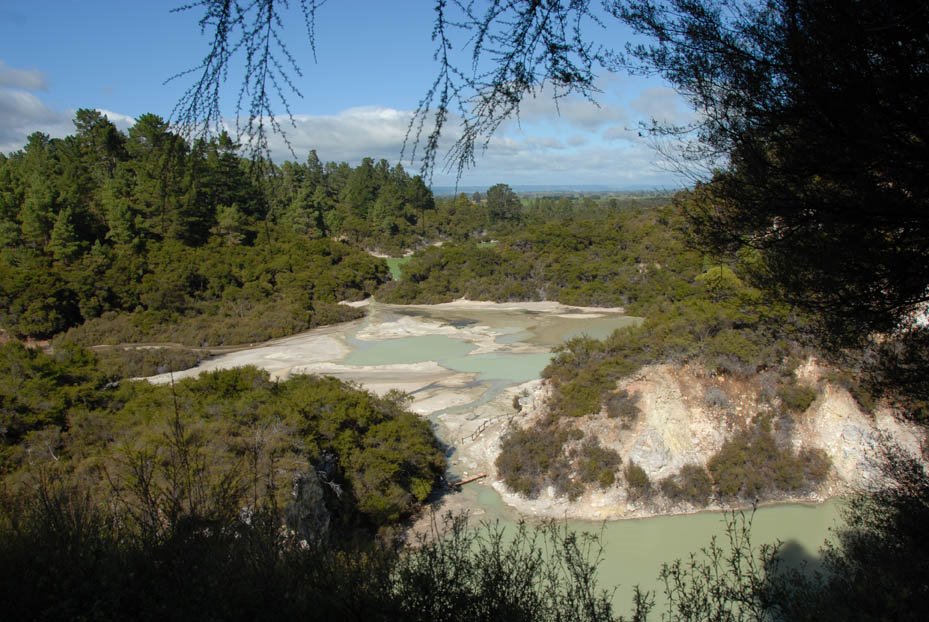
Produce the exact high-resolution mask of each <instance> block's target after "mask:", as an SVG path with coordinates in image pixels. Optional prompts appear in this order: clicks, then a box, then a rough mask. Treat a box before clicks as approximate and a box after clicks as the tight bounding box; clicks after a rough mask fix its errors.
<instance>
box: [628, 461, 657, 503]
mask: <svg viewBox="0 0 929 622" xmlns="http://www.w3.org/2000/svg"><path fill="white" fill-rule="evenodd" d="M623 477H625V478H626V493H627V494H628V496H629V499H630V500H632V501H638V500H640V499H645V498H647V497H648V496H649V495H650V494H651V492H652V482H651V480H650V479H649V478H648V474H647V473H646V472H645V469H643V468H642V467H640V466H639V465H637V464H636V463H635V462H632V461H631V460H630V461H629V464H627V465H626V468H625V469H623Z"/></svg>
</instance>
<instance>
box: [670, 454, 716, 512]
mask: <svg viewBox="0 0 929 622" xmlns="http://www.w3.org/2000/svg"><path fill="white" fill-rule="evenodd" d="M659 487H660V489H661V492H662V494H664V496H665V497H667V498H668V499H669V500H670V501H675V502H677V501H686V502H687V503H690V504H692V505H695V506H697V507H702V506H704V505H706V503H707V501H708V500H709V499H710V497H711V496H712V494H713V480H711V479H710V476H709V474H708V473H707V472H706V469H704V468H703V467H702V466H700V465H699V464H685V465H684V466H683V467H681V470H680V472H678V473H677V475H674V476H670V477H666V478H664V479H663V480H661V483H660V484H659Z"/></svg>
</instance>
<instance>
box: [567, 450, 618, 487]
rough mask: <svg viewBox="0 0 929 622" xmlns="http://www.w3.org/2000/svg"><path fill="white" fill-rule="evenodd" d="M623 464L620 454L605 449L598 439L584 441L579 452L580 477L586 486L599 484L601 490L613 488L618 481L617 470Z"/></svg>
mask: <svg viewBox="0 0 929 622" xmlns="http://www.w3.org/2000/svg"><path fill="white" fill-rule="evenodd" d="M621 464H622V458H621V457H620V456H619V454H618V453H616V452H615V451H614V450H612V449H607V448H605V447H603V446H602V445H601V444H600V441H599V439H596V438H594V439H588V440H586V441H584V442H583V443H582V444H581V446H580V449H579V451H578V452H577V472H578V477H579V478H580V481H581V482H583V483H585V484H597V485H598V486H599V487H600V488H608V487H610V486H612V485H613V483H614V482H615V481H616V469H618V468H619V466H620V465H621Z"/></svg>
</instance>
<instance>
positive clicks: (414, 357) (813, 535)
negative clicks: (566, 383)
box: [343, 305, 840, 619]
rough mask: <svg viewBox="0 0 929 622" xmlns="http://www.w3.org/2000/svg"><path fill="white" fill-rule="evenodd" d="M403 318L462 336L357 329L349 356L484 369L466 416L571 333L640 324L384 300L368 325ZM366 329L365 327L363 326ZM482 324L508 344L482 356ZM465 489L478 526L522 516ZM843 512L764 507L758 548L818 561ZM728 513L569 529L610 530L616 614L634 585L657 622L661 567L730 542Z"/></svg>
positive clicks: (490, 494)
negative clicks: (375, 334) (360, 333)
mask: <svg viewBox="0 0 929 622" xmlns="http://www.w3.org/2000/svg"><path fill="white" fill-rule="evenodd" d="M404 315H409V316H413V317H418V318H422V319H424V320H429V321H432V322H440V323H443V324H444V325H449V326H453V327H456V328H460V329H462V338H459V337H458V336H457V335H454V336H449V335H426V336H415V337H398V338H390V339H381V340H376V341H370V340H362V339H356V338H354V335H348V337H349V339H348V341H349V343H350V345H351V346H352V348H353V350H352V352H351V353H350V354H349V355H348V356H347V357H346V358H345V359H344V360H343V362H344V363H346V364H350V365H389V364H396V363H419V362H425V361H436V362H438V363H439V364H440V365H442V366H443V367H446V368H447V369H449V370H453V371H465V372H474V373H476V374H477V378H476V381H475V384H477V385H479V386H482V387H483V388H484V389H485V393H484V394H482V395H481V396H480V397H479V398H478V399H477V400H476V401H475V402H473V403H472V404H470V405H464V406H456V407H455V408H454V409H450V410H454V412H467V411H468V410H469V407H472V408H473V407H474V406H475V405H476V404H478V403H486V402H487V401H489V400H490V399H492V398H493V397H494V395H496V394H498V393H499V392H500V391H502V390H504V389H505V388H506V387H509V386H512V385H515V384H520V383H522V382H525V381H527V380H532V379H534V378H538V377H539V374H540V373H541V371H542V369H544V368H545V366H546V365H547V364H548V362H549V360H550V358H551V356H552V355H551V353H550V350H551V348H552V347H554V346H556V345H557V344H559V343H562V342H563V341H564V340H565V339H569V338H571V337H575V336H579V335H589V336H591V337H596V338H603V337H606V336H608V335H609V334H610V333H612V332H613V331H614V330H616V329H617V328H623V327H625V326H629V325H631V324H635V323H637V322H640V321H641V319H640V318H630V317H625V316H617V315H603V316H602V317H584V318H581V317H571V316H572V315H573V314H564V316H562V317H559V316H555V315H552V314H542V313H533V312H527V311H498V310H448V309H442V310H430V309H427V308H422V307H418V308H403V307H389V306H387V305H379V306H378V308H377V309H375V310H374V312H373V313H372V315H371V317H370V318H369V322H388V321H392V320H396V319H397V318H402V317H403V316H404ZM364 326H365V324H362V328H363V327H364ZM475 326H481V327H485V328H489V329H491V330H492V331H495V333H496V334H497V337H496V338H495V340H494V341H495V343H497V344H500V345H501V346H503V347H502V348H501V349H500V351H499V352H493V353H483V354H474V351H475V350H476V349H477V346H476V345H475V344H473V343H470V342H469V341H467V340H465V339H464V338H463V337H464V334H465V332H466V331H467V330H468V329H469V328H474V327H475ZM359 330H360V329H359ZM355 332H356V333H357V331H355ZM485 332H486V331H485ZM527 350H528V351H527ZM433 420H435V417H433ZM456 494H459V495H463V496H464V497H465V500H466V502H467V505H468V506H469V507H472V508H473V512H474V516H473V517H472V521H473V522H475V523H477V522H480V521H501V523H502V524H503V525H505V526H507V528H511V527H513V526H514V525H515V523H516V521H518V520H519V518H520V517H519V516H518V515H517V514H516V513H515V512H514V511H513V510H511V509H509V508H508V507H506V506H505V505H504V504H503V502H502V500H501V498H500V496H499V494H497V492H496V491H495V490H494V489H493V488H490V487H489V486H484V485H480V484H469V485H468V486H466V487H465V488H464V490H463V491H461V492H459V493H456ZM839 508H840V502H838V501H830V502H827V503H824V504H820V505H779V506H771V507H764V508H761V509H759V510H757V512H756V514H755V516H754V523H753V528H752V537H753V541H754V542H755V543H756V544H762V543H773V542H775V541H780V542H783V543H784V546H785V549H784V551H785V559H786V560H787V561H796V560H801V559H812V560H815V558H816V556H817V552H818V550H819V548H820V547H821V546H822V544H823V542H824V541H825V540H826V538H827V537H829V533H830V529H831V528H832V527H834V526H835V525H836V522H837V521H838V518H839ZM724 518H725V517H724V514H722V513H720V512H701V513H698V514H691V515H682V516H665V517H657V518H646V519H630V520H621V521H610V522H606V523H592V522H583V521H568V523H567V524H568V527H569V528H570V529H574V530H581V531H589V532H594V533H598V534H600V535H601V537H602V544H603V553H602V556H603V559H602V561H601V564H600V567H599V583H600V585H601V586H602V587H604V588H607V589H613V588H615V589H616V592H615V594H614V604H615V606H616V613H620V614H621V613H627V612H628V611H629V610H630V607H631V598H632V587H633V586H634V585H639V586H640V587H641V588H643V589H646V590H652V591H655V592H656V597H657V601H658V604H659V607H658V608H657V609H656V611H655V612H654V614H653V615H654V617H655V618H656V619H657V618H658V617H659V616H660V612H661V610H660V605H661V604H662V603H663V602H664V599H663V598H662V595H661V593H660V588H661V586H660V585H659V584H658V580H657V577H658V573H659V570H660V568H661V564H662V563H667V562H671V561H673V560H675V559H684V558H687V557H688V556H689V555H690V553H692V552H696V551H699V550H700V549H701V548H703V547H706V546H707V545H708V544H709V542H710V539H711V538H713V537H714V536H715V537H716V538H717V539H719V540H720V542H721V543H723V542H722V541H723V540H724V539H725V523H724Z"/></svg>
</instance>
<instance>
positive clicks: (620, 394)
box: [606, 389, 639, 430]
mask: <svg viewBox="0 0 929 622" xmlns="http://www.w3.org/2000/svg"><path fill="white" fill-rule="evenodd" d="M638 401H639V397H638V395H635V394H633V395H630V394H629V392H628V391H626V390H625V389H620V390H618V391H615V392H613V393H612V394H611V395H610V396H609V397H608V398H607V399H606V415H607V417H609V418H611V419H619V424H620V427H621V428H622V429H623V430H629V429H631V428H632V426H633V425H635V422H636V420H637V419H638V418H639V406H638Z"/></svg>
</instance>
